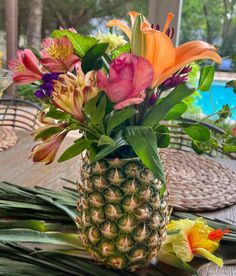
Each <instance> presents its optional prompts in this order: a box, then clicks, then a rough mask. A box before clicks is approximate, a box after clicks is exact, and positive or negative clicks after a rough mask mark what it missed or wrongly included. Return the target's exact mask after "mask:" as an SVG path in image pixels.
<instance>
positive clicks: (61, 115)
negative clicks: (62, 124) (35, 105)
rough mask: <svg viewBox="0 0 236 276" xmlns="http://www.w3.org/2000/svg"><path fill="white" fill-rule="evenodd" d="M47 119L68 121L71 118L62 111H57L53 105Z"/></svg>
mask: <svg viewBox="0 0 236 276" xmlns="http://www.w3.org/2000/svg"><path fill="white" fill-rule="evenodd" d="M45 117H50V118H52V119H57V120H65V119H68V118H69V117H70V116H69V115H68V114H67V113H65V112H63V111H60V110H58V109H56V108H55V107H54V106H53V105H51V106H50V109H49V111H48V112H47V113H46V116H45Z"/></svg>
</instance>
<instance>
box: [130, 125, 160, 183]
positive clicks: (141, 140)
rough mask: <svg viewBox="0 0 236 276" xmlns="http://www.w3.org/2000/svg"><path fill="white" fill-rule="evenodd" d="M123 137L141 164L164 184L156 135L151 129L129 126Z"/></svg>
mask: <svg viewBox="0 0 236 276" xmlns="http://www.w3.org/2000/svg"><path fill="white" fill-rule="evenodd" d="M125 137H126V139H127V141H128V143H129V144H130V145H131V147H132V148H133V150H134V151H135V153H136V154H137V156H138V157H139V158H140V160H141V161H142V162H143V164H144V165H145V166H146V167H147V168H148V169H150V170H151V171H152V173H153V175H154V176H155V177H156V178H158V179H160V180H161V181H162V182H165V176H164V169H163V167H162V164H161V160H160V156H159V152H158V148H157V140H156V135H155V133H154V131H153V130H152V128H150V127H142V126H130V127H127V128H126V131H125Z"/></svg>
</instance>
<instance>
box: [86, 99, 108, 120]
mask: <svg viewBox="0 0 236 276" xmlns="http://www.w3.org/2000/svg"><path fill="white" fill-rule="evenodd" d="M106 103H107V101H106V95H103V96H102V97H101V94H98V95H97V96H96V97H95V98H93V99H91V100H90V101H89V102H88V103H87V104H86V105H85V108H84V112H85V113H86V114H87V115H88V116H89V118H90V120H91V122H92V123H93V124H95V125H96V124H98V123H100V122H101V121H102V119H103V118H104V116H105V113H106Z"/></svg>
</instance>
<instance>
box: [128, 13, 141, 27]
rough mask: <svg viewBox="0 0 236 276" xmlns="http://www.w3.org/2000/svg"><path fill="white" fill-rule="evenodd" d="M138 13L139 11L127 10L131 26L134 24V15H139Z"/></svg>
mask: <svg viewBox="0 0 236 276" xmlns="http://www.w3.org/2000/svg"><path fill="white" fill-rule="evenodd" d="M139 14H140V13H139V12H135V11H131V12H128V15H129V16H130V22H131V26H132V27H133V25H134V21H135V19H136V16H137V15H139Z"/></svg>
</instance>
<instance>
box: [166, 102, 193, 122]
mask: <svg viewBox="0 0 236 276" xmlns="http://www.w3.org/2000/svg"><path fill="white" fill-rule="evenodd" d="M187 109H188V106H187V104H185V103H184V102H179V103H178V104H176V105H175V106H174V107H173V108H172V109H171V110H170V111H169V112H168V113H167V115H166V117H165V118H164V120H165V121H168V120H175V119H177V118H179V117H180V116H181V115H183V114H184V113H185V112H186V111H187Z"/></svg>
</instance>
